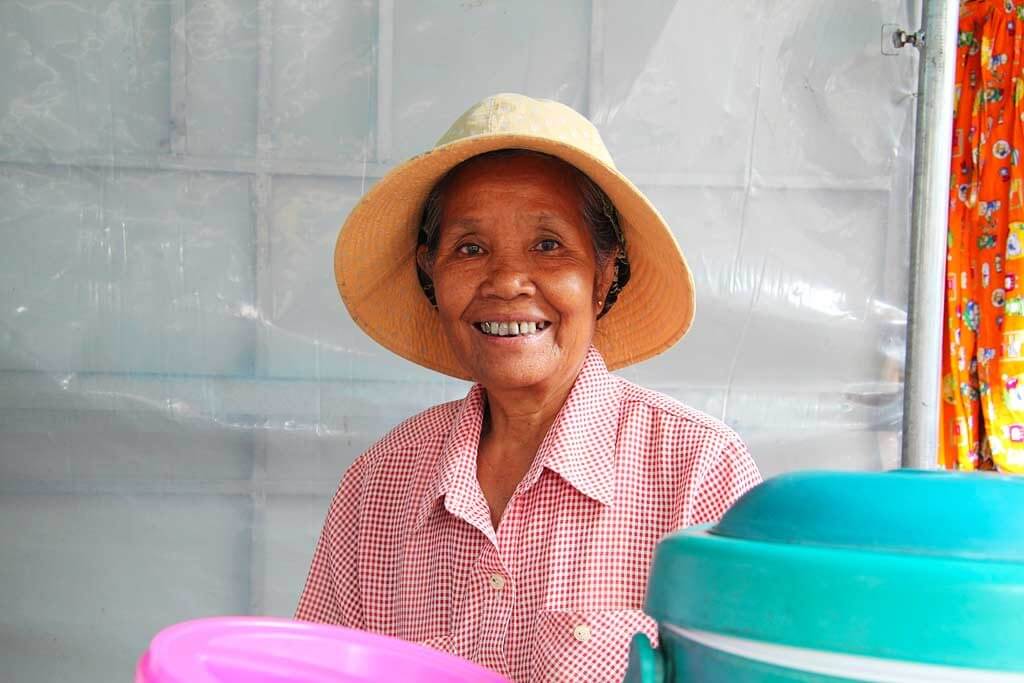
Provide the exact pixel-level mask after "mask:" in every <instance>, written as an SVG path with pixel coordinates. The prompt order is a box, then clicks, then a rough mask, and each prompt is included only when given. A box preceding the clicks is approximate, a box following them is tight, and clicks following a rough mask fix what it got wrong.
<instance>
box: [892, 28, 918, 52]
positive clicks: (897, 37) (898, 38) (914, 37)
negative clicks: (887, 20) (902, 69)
mask: <svg viewBox="0 0 1024 683" xmlns="http://www.w3.org/2000/svg"><path fill="white" fill-rule="evenodd" d="M892 44H893V47H895V48H901V47H906V46H907V45H913V46H914V47H922V46H923V45H924V31H918V32H917V33H907V32H906V31H904V30H903V29H898V30H896V31H894V32H893V34H892Z"/></svg>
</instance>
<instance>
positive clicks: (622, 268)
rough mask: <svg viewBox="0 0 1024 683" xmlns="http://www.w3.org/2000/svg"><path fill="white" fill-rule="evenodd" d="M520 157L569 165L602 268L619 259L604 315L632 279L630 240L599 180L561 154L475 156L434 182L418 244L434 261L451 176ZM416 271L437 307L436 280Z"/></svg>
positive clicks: (511, 152)
mask: <svg viewBox="0 0 1024 683" xmlns="http://www.w3.org/2000/svg"><path fill="white" fill-rule="evenodd" d="M516 157H537V158H541V159H548V160H551V161H554V162H556V163H558V164H559V165H560V166H563V167H565V168H566V169H567V170H568V172H569V173H570V175H571V176H572V178H573V180H574V181H575V184H576V189H577V190H578V191H579V194H580V213H581V214H582V215H583V222H584V223H585V224H586V226H587V229H588V230H589V231H590V238H591V239H592V240H593V243H594V252H595V254H596V255H597V265H598V268H603V267H604V266H605V265H607V263H608V260H609V259H611V258H614V259H615V277H614V278H613V280H612V286H611V288H610V289H609V290H608V294H607V296H606V297H605V300H604V306H603V308H602V309H601V312H600V313H599V314H598V316H597V317H598V318H600V317H601V316H603V315H604V314H605V313H607V312H608V310H609V309H610V308H611V307H612V304H614V303H615V301H616V300H617V299H618V298H619V293H620V292H621V291H622V288H623V287H625V286H626V283H627V282H629V259H628V258H627V256H626V240H625V237H624V236H623V235H622V229H621V228H620V227H619V214H618V211H616V210H615V205H614V204H612V201H611V200H610V199H609V198H608V195H607V194H605V192H604V190H602V189H601V188H600V187H598V185H597V183H595V182H594V181H593V180H591V179H590V178H589V177H587V175H586V174H585V173H583V172H582V171H580V170H579V169H578V168H576V167H575V166H573V165H572V164H570V163H567V162H565V161H563V160H561V159H559V158H558V157H555V156H551V155H550V154H544V153H542V152H535V151H533V150H529V149H499V150H496V151H493V152H486V153H484V154H480V155H477V156H475V157H471V158H469V159H467V160H466V161H463V162H462V163H460V164H459V165H458V166H456V167H455V168H453V169H452V170H450V171H448V173H447V174H445V176H444V177H443V178H441V180H439V181H438V182H437V184H436V185H434V187H433V189H431V191H430V194H429V195H427V200H426V202H424V204H423V218H422V220H421V221H420V229H419V233H418V235H417V238H416V242H417V245H418V246H426V248H427V257H428V258H429V259H431V260H433V258H434V255H435V254H436V253H437V246H438V242H439V241H440V238H441V215H442V211H443V208H444V193H445V190H446V189H447V187H448V185H449V184H450V182H451V179H452V178H453V177H454V176H455V174H456V173H457V172H458V171H459V170H460V169H462V168H463V167H465V166H466V165H467V164H470V163H473V162H475V161H479V160H481V159H512V158H516ZM416 274H417V276H418V277H419V281H420V287H422V288H423V293H424V294H425V295H426V296H427V299H429V300H430V303H431V305H433V306H435V307H436V306H437V300H436V298H435V297H434V283H433V281H432V280H431V279H430V276H429V275H427V273H426V272H424V271H423V269H422V268H420V266H419V263H418V262H417V264H416Z"/></svg>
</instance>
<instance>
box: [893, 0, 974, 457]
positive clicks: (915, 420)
mask: <svg viewBox="0 0 1024 683" xmlns="http://www.w3.org/2000/svg"><path fill="white" fill-rule="evenodd" d="M923 3H924V11H923V17H924V25H923V27H922V30H923V33H924V35H923V36H920V35H919V36H918V40H917V41H916V44H917V46H918V48H920V49H921V61H920V69H919V71H918V81H917V83H918V99H917V124H916V139H915V142H914V190H913V192H914V194H913V208H912V213H911V245H910V292H909V293H910V299H909V302H908V305H907V355H906V383H905V388H904V396H903V450H902V455H901V460H902V464H903V467H914V468H924V469H932V468H935V467H937V466H938V436H939V431H938V430H939V400H940V396H939V382H940V375H941V366H942V325H943V318H942V315H943V301H944V298H945V290H944V287H945V277H944V274H945V266H946V230H947V228H946V225H947V218H948V213H949V212H948V207H949V165H950V157H951V154H952V136H953V90H954V80H955V78H956V41H957V20H958V16H959V9H960V3H959V1H958V0H923ZM922 43H923V45H922Z"/></svg>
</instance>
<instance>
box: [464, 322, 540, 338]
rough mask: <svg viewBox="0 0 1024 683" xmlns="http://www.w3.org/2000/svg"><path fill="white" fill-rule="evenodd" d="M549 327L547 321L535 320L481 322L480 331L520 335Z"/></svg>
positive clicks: (507, 335) (491, 333) (501, 335)
mask: <svg viewBox="0 0 1024 683" xmlns="http://www.w3.org/2000/svg"><path fill="white" fill-rule="evenodd" d="M545 327H547V323H535V322H525V321H524V322H512V323H510V322H484V323H480V331H481V332H483V333H484V334H490V335H494V336H497V337H519V336H522V335H524V334H535V333H537V332H538V331H540V330H543V329H544V328H545Z"/></svg>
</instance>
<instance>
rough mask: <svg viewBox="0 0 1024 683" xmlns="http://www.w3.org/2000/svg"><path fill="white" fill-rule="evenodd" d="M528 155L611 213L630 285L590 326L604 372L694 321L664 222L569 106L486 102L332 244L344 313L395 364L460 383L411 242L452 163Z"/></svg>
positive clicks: (648, 351) (400, 173) (372, 193)
mask: <svg viewBox="0 0 1024 683" xmlns="http://www.w3.org/2000/svg"><path fill="white" fill-rule="evenodd" d="M510 148H511V149H527V150H534V151H536V152H542V153H544V154H550V155H551V156H554V157H558V158H559V159H562V160H563V161H565V162H567V163H569V164H571V165H573V166H575V167H576V168H578V169H579V170H580V171H582V172H583V173H585V174H586V175H587V176H588V177H590V179H591V180H593V181H594V182H595V183H597V185H598V186H600V188H601V189H602V190H604V192H605V194H607V195H608V198H609V199H611V201H612V203H613V204H614V205H615V208H616V210H617V211H618V213H619V223H620V226H621V228H622V233H623V236H624V238H625V243H626V251H627V255H628V257H629V263H630V271H631V275H630V279H629V284H628V285H627V286H626V287H625V288H624V289H623V290H622V293H621V294H620V295H619V298H618V300H617V301H616V303H615V305H614V306H613V307H612V308H611V309H610V310H609V311H608V313H607V314H606V315H604V316H603V317H602V318H601V319H600V320H599V321H598V323H597V330H596V332H595V335H594V345H595V346H596V347H597V348H598V350H599V351H600V352H601V354H602V355H603V356H604V359H605V362H606V363H607V364H608V367H609V368H611V369H613V370H614V369H615V368H620V367H623V366H626V365H630V364H632V363H636V362H639V361H642V360H644V359H646V358H650V357H651V356H654V355H656V354H658V353H661V352H662V351H664V350H665V349H667V348H669V347H670V346H672V345H673V344H674V343H676V341H678V340H679V338H680V337H682V336H683V335H684V334H685V333H686V331H687V330H688V329H689V327H690V323H691V321H692V320H693V309H694V295H693V276H692V275H691V274H690V269H689V267H688V266H687V265H686V260H685V258H684V257H683V254H682V251H680V249H679V245H678V244H677V243H676V240H675V238H674V237H673V236H672V233H671V231H670V230H669V229H668V226H667V225H666V224H665V220H664V219H663V218H662V217H661V214H659V213H658V210H657V209H655V208H654V206H653V205H652V204H651V202H650V201H649V200H648V199H647V197H645V196H644V195H643V193H642V192H640V190H638V189H637V188H636V186H634V185H633V183H631V182H630V181H629V180H628V179H627V178H626V177H625V176H624V175H622V174H621V173H619V171H618V170H616V168H615V163H614V162H613V161H612V158H611V155H609V154H608V150H607V149H606V148H605V146H604V143H603V142H602V141H601V137H600V135H599V134H598V132H597V129H596V128H595V127H594V126H593V124H591V123H590V121H588V120H587V119H586V118H584V117H583V116H581V115H580V114H578V113H577V112H575V111H573V110H572V109H570V108H569V107H567V106H565V105H563V104H560V103H558V102H552V101H549V100H535V99H532V98H529V97H526V96H524V95H511V94H506V95H494V96H492V97H488V98H487V99H485V100H483V101H482V102H480V103H479V104H475V105H473V106H472V107H470V108H469V110H468V111H467V112H466V113H465V114H463V115H462V116H461V117H459V119H458V120H457V121H456V122H455V123H454V124H452V127H451V128H449V129H448V132H447V133H445V134H444V135H443V136H442V137H441V139H440V140H439V141H438V142H437V145H435V146H434V148H433V149H432V150H430V151H428V152H426V153H425V154H421V155H419V156H416V157H413V158H412V159H410V160H408V161H406V162H405V163H403V164H401V165H400V166H398V167H396V168H395V169H393V170H392V171H391V172H389V173H388V174H387V175H385V176H384V177H383V178H381V180H380V181H379V182H378V183H377V184H375V185H374V186H373V187H372V188H370V190H369V192H367V193H366V194H365V195H364V196H363V198H362V200H360V202H359V203H358V204H357V205H356V207H355V208H354V209H352V213H350V214H349V216H348V219H347V220H346V221H345V225H344V226H343V227H342V229H341V233H340V234H339V235H338V243H337V246H336V247H335V250H334V275H335V278H336V280H337V282H338V291H339V292H340V293H341V298H342V300H344V302H345V306H346V307H348V310H349V313H350V314H351V315H352V318H353V319H354V320H355V321H356V323H357V324H358V325H359V327H361V328H362V329H363V331H364V332H366V334H368V335H370V336H371V337H372V338H373V339H374V340H376V341H377V342H378V343H380V344H382V345H383V346H385V347H386V348H388V349H390V350H391V351H394V352H395V353H397V354H398V355H399V356H402V357H403V358H407V359H408V360H411V361H412V362H414V363H418V364H419V365H423V366H426V367H428V368H431V369H433V370H437V371H438V372H442V373H444V374H446V375H451V376H452V377H458V378H460V379H472V378H470V377H469V376H468V374H467V373H466V371H465V370H464V369H463V367H462V365H461V364H460V363H459V359H458V358H456V356H455V354H454V352H453V351H452V349H451V347H450V346H449V344H448V338H447V337H446V336H445V333H444V330H443V329H442V328H441V322H440V318H439V317H438V314H437V311H436V310H435V309H434V308H433V307H432V306H431V304H430V302H429V301H428V300H427V297H426V296H424V294H423V291H422V289H421V287H420V284H419V280H418V279H417V275H416V235H417V231H418V230H419V226H420V221H421V219H422V214H423V204H424V202H425V201H426V198H427V195H428V194H429V193H430V190H431V189H432V188H433V187H434V185H435V184H436V183H437V182H438V181H439V180H441V178H443V177H444V175H445V174H446V173H447V172H448V171H450V170H451V169H452V168H454V167H455V166H457V165H458V164H459V163H461V162H463V161H465V160H466V159H469V158H470V157H474V156H476V155H478V154H483V153H485V152H491V151H494V150H499V149H510Z"/></svg>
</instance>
